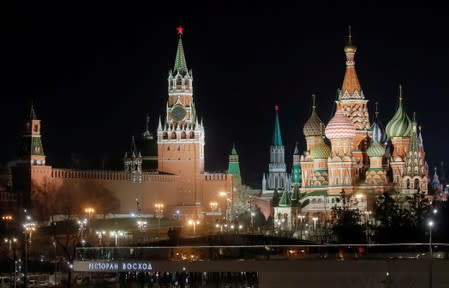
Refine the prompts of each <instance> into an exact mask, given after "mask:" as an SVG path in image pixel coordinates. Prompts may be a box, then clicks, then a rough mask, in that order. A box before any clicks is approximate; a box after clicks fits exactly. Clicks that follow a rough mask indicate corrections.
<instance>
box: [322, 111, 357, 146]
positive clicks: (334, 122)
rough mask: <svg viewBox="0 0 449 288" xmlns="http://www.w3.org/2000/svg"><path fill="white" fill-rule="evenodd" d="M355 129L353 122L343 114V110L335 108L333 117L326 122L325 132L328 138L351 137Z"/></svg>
mask: <svg viewBox="0 0 449 288" xmlns="http://www.w3.org/2000/svg"><path fill="white" fill-rule="evenodd" d="M355 131H356V130H355V126H354V123H352V121H351V120H349V118H348V117H346V116H345V114H343V111H341V110H337V112H335V115H334V117H333V118H332V119H331V121H329V123H328V124H327V126H326V130H325V133H326V137H327V138H329V139H335V138H352V137H354V136H355Z"/></svg>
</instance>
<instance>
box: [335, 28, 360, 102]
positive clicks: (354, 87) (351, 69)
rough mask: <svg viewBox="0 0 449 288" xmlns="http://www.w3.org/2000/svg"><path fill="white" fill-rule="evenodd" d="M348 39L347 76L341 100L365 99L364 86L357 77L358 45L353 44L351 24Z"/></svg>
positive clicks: (340, 96) (346, 47)
mask: <svg viewBox="0 0 449 288" xmlns="http://www.w3.org/2000/svg"><path fill="white" fill-rule="evenodd" d="M347 37H348V40H347V42H346V45H345V47H344V49H343V50H344V52H345V54H346V72H345V78H344V79H343V85H342V87H341V92H340V95H339V100H344V99H365V97H364V96H363V92H362V88H361V86H360V82H359V78H358V77H357V72H356V71H355V60H354V58H355V52H357V47H356V46H355V45H354V44H352V33H351V26H349V27H348V36H347Z"/></svg>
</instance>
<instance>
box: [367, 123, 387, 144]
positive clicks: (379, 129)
mask: <svg viewBox="0 0 449 288" xmlns="http://www.w3.org/2000/svg"><path fill="white" fill-rule="evenodd" d="M370 129H371V133H372V139H373V141H374V142H377V143H385V142H387V140H388V139H387V134H386V133H385V129H384V126H383V125H382V123H381V122H380V121H379V119H378V118H377V117H376V118H375V119H374V122H373V125H371V128H370Z"/></svg>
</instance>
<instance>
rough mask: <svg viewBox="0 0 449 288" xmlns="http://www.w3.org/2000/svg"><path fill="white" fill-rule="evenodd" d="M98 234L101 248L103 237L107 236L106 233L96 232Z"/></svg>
mask: <svg viewBox="0 0 449 288" xmlns="http://www.w3.org/2000/svg"><path fill="white" fill-rule="evenodd" d="M96 233H97V236H98V245H99V246H102V241H101V240H102V239H103V236H104V235H105V234H106V231H97V232H96Z"/></svg>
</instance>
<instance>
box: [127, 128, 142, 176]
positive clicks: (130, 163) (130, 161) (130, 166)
mask: <svg viewBox="0 0 449 288" xmlns="http://www.w3.org/2000/svg"><path fill="white" fill-rule="evenodd" d="M123 166H124V170H125V172H126V173H128V177H129V181H131V182H132V183H141V182H142V155H141V154H140V152H139V151H138V150H137V145H136V141H135V139H134V136H131V143H130V145H129V150H128V152H126V153H125V157H124V159H123Z"/></svg>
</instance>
